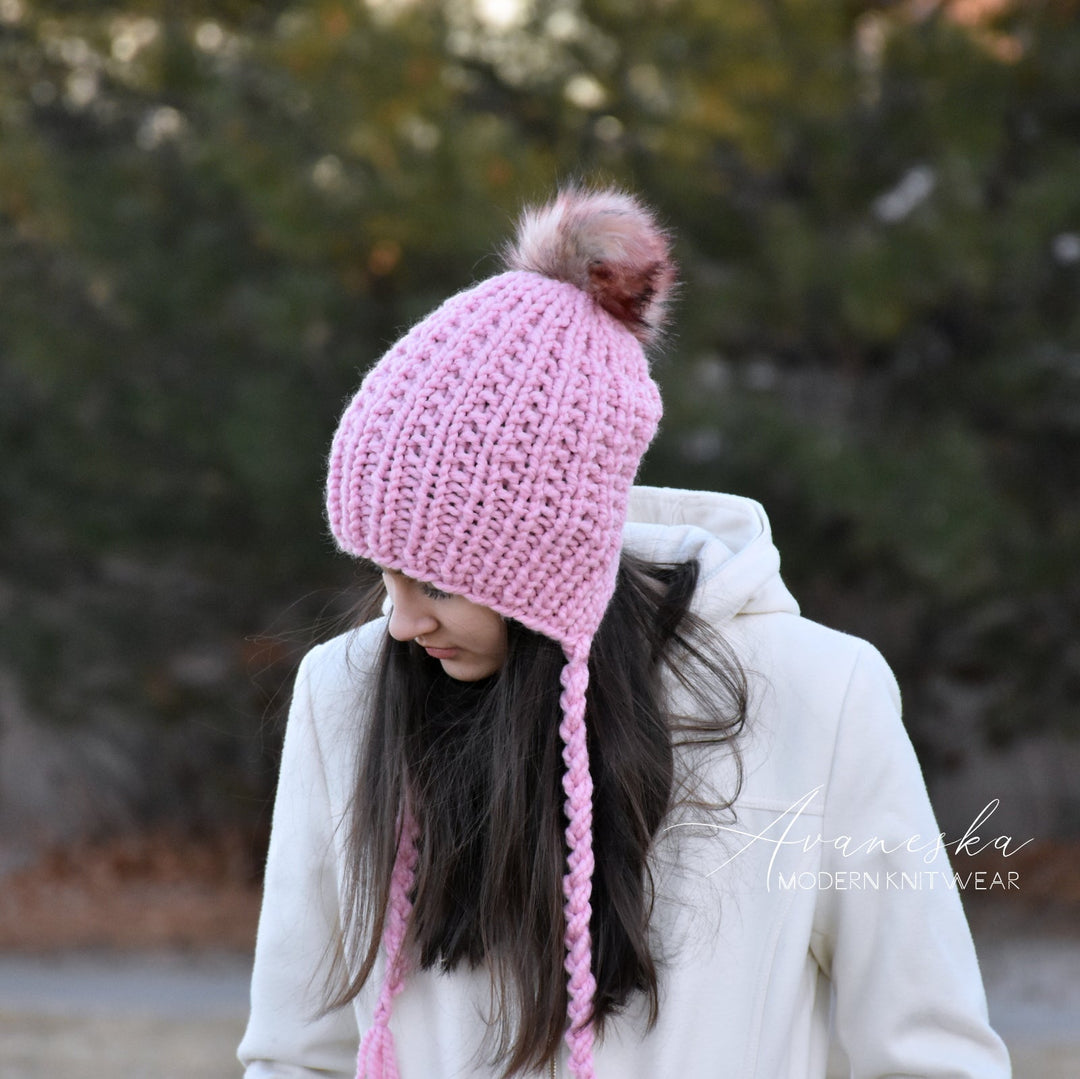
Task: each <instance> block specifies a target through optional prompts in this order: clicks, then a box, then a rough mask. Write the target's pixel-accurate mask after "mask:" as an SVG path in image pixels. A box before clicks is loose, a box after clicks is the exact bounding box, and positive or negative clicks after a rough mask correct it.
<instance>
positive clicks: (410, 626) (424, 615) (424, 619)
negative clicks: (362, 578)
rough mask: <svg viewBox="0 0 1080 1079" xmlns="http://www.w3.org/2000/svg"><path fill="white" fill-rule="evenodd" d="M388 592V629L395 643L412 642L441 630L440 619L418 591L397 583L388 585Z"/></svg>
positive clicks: (402, 583)
mask: <svg viewBox="0 0 1080 1079" xmlns="http://www.w3.org/2000/svg"><path fill="white" fill-rule="evenodd" d="M386 590H387V592H388V593H389V595H390V603H391V608H390V625H389V627H388V628H389V632H390V636H391V637H393V638H394V640H395V641H411V640H413V639H414V638H416V637H423V636H424V635H425V634H430V633H433V632H434V631H435V630H436V629H438V628H439V621H438V619H437V618H436V617H435V616H434V614H432V612H431V609H430V607H429V606H428V603H427V602H426V598H425V597H424V596H423V594H422V593H420V592H419V590H418V589H412V588H410V587H409V586H408V585H407V584H405V583H404V582H400V581H396V582H392V583H388V584H387V586H386Z"/></svg>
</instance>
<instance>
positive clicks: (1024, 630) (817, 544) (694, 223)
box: [0, 0, 1080, 867]
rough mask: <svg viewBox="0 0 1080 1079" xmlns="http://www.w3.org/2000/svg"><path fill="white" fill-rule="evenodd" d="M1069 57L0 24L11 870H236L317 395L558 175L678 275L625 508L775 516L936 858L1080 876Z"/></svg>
mask: <svg viewBox="0 0 1080 1079" xmlns="http://www.w3.org/2000/svg"><path fill="white" fill-rule="evenodd" d="M1078 16H1080V5H1078V3H1077V2H1076V0H1043V2H1035V0H1031V2H1024V0H1014V2H1009V0H940V2H935V0H908V2H906V3H870V2H865V0H445V2H443V3H435V2H432V0H367V2H364V0H287V2H283V0H278V2H271V0H258V2H256V0H213V2H210V0H143V2H137V0H131V2H127V3H95V2H92V0H81V2H78V3H73V2H68V0H0V440H2V441H0V450H2V467H0V837H2V839H0V867H2V865H3V864H4V861H3V859H7V861H8V862H9V863H12V862H13V861H17V860H18V859H20V858H24V857H25V856H26V852H27V851H28V850H31V849H32V848H35V847H38V846H40V845H42V844H49V843H53V842H55V841H57V840H59V839H70V838H74V837H85V836H99V835H103V834H107V833H108V832H110V831H111V830H115V829H118V828H121V829H129V830H130V829H146V828H153V827H161V826H175V827H181V828H183V829H187V830H189V831H194V832H198V831H199V830H203V831H207V832H210V831H216V830H218V829H220V828H222V827H233V826H235V827H236V828H238V829H240V831H241V832H242V833H244V834H247V833H251V834H254V833H257V832H258V831H259V829H260V828H265V823H266V820H267V816H268V800H269V798H270V797H271V796H272V791H273V781H274V761H275V759H276V758H275V754H276V751H277V746H278V739H279V737H280V718H281V713H282V710H283V707H284V704H285V702H286V701H287V697H288V691H289V680H290V678H291V674H292V671H293V669H294V665H295V662H296V660H297V658H298V656H299V654H300V653H301V652H302V651H303V649H304V648H305V647H306V646H307V645H308V644H309V643H311V642H312V641H313V640H314V639H315V638H316V637H318V636H319V635H320V634H325V633H328V632H330V631H331V628H332V626H333V625H334V624H335V620H336V619H339V618H340V617H342V616H344V615H346V613H347V610H348V605H349V589H350V588H351V587H352V585H353V584H354V580H353V569H352V567H351V566H350V565H349V564H348V562H347V560H345V559H343V558H341V557H339V556H336V555H335V554H334V552H333V550H332V546H331V543H330V542H329V539H328V537H327V533H326V529H325V526H324V522H323V517H322V507H321V486H322V474H323V461H324V456H325V453H326V450H327V447H328V443H329V438H330V435H331V433H332V430H333V427H334V425H335V422H336V419H337V416H338V413H339V411H340V409H341V407H342V405H343V402H344V399H345V397H346V395H347V394H348V393H349V392H351V390H352V389H353V388H354V387H355V385H356V384H357V383H358V381H359V377H360V374H361V372H362V371H363V370H365V369H366V368H367V367H368V366H369V365H370V364H371V363H372V362H373V361H374V360H375V359H376V358H378V356H379V355H380V354H381V353H382V352H383V351H384V349H385V348H386V347H387V345H388V344H389V343H390V342H392V341H393V340H394V339H395V338H396V336H397V335H398V334H399V333H400V332H401V331H402V330H403V328H405V327H406V326H408V325H409V324H410V323H411V322H412V321H413V320H415V319H416V318H418V317H419V316H421V315H423V314H424V313H426V312H427V311H428V310H429V309H430V308H431V307H433V306H434V305H435V304H436V303H438V302H439V301H441V300H442V299H443V298H445V296H446V295H448V294H449V293H450V292H452V291H454V290H456V289H458V288H461V287H464V286H466V285H468V284H469V283H470V282H471V281H473V280H474V279H476V278H477V277H480V276H484V275H487V274H490V273H491V272H493V271H494V269H495V266H496V262H495V260H494V258H493V257H492V251H493V249H494V248H495V246H496V245H497V244H498V242H499V241H501V240H502V239H503V238H505V237H506V235H507V233H508V231H509V222H510V220H511V218H512V217H513V216H514V214H515V213H516V211H517V210H518V208H519V207H520V206H521V204H522V203H523V201H527V200H537V199H541V198H543V197H545V196H546V195H547V194H548V193H550V192H551V190H552V189H553V186H554V185H555V183H556V182H557V181H559V180H563V179H567V178H574V177H581V178H585V179H603V180H610V181H616V182H619V183H622V184H625V185H626V186H628V187H629V188H631V189H633V190H634V191H637V192H639V193H640V194H641V195H643V196H644V197H645V198H646V199H647V200H648V201H650V202H651V203H653V204H654V205H655V206H656V207H657V209H658V210H659V212H660V214H661V216H662V217H663V219H664V220H665V221H666V222H667V223H668V224H669V225H670V226H671V227H672V229H673V230H674V231H675V233H676V235H677V237H678V257H679V260H680V262H681V265H682V270H683V278H684V282H685V284H684V287H683V289H682V293H681V301H680V303H679V305H678V308H677V310H676V313H675V327H676V328H675V333H674V334H673V335H672V337H671V338H670V340H669V342H668V345H667V347H666V349H665V351H664V352H663V354H662V355H661V356H660V357H659V358H658V360H657V363H656V373H657V377H658V379H659V381H660V382H661V384H662V386H663V390H664V393H665V400H666V409H667V411H666V417H665V420H664V425H663V429H662V432H661V436H660V439H659V441H658V443H657V444H656V446H655V447H654V449H653V451H652V452H651V455H650V457H649V459H648V462H647V466H646V469H645V474H644V477H643V478H644V480H645V481H646V482H650V483H654V484H671V485H678V486H699V487H706V488H715V489H721V490H731V491H735V492H737V493H740V494H745V495H749V496H751V497H754V498H757V499H759V500H760V501H762V502H763V503H764V504H765V506H766V508H767V510H768V512H769V513H770V516H771V518H772V521H773V526H774V531H775V535H776V539H777V543H778V545H779V547H780V549H781V552H782V554H783V557H784V572H785V576H786V578H787V580H788V583H789V585H790V586H791V588H792V590H793V591H794V593H795V594H796V596H797V597H798V598H799V599H800V601H801V603H802V604H803V608H804V612H805V613H806V614H807V615H809V616H810V617H812V618H815V619H819V620H821V621H824V622H827V623H829V624H832V625H834V626H837V627H839V628H842V629H846V630H849V631H851V632H855V633H858V634H860V635H863V636H865V637H868V638H869V639H870V640H872V641H873V642H874V643H875V644H877V645H878V646H879V647H880V648H881V649H882V651H883V652H884V653H885V655H886V656H887V658H888V659H889V661H890V662H891V663H892V664H893V666H894V668H895V669H896V671H897V673H898V675H899V678H900V680H901V684H902V687H903V689H904V693H905V703H906V713H907V723H908V726H909V730H910V732H911V734H912V737H913V738H914V740H915V743H916V746H917V749H918V751H919V754H920V756H921V759H922V761H923V764H924V767H925V768H926V770H927V774H928V777H929V780H930V784H931V788H932V792H933V794H934V798H935V802H936V804H937V807H938V810H939V814H940V815H941V817H942V823H943V826H945V827H946V828H947V829H949V830H952V831H953V832H955V833H956V834H959V832H961V831H962V830H963V828H964V827H965V825H966V824H967V823H968V822H969V821H970V820H971V818H972V816H973V815H974V814H975V813H976V812H977V811H978V810H979V809H980V808H981V807H982V806H984V805H985V804H986V803H987V802H989V801H990V800H991V799H992V798H1000V799H1001V806H1000V808H999V810H998V815H997V817H996V818H995V822H994V827H993V828H992V831H993V834H995V835H997V834H999V833H1001V832H1005V831H1010V832H1013V833H1015V834H1017V835H1018V837H1020V836H1023V837H1026V836H1037V837H1040V838H1051V837H1054V836H1058V837H1063V836H1070V835H1076V834H1077V833H1080V790H1078V786H1077V783H1076V781H1075V778H1074V777H1075V776H1076V775H1077V774H1078V770H1077V766H1078V765H1080V749H1078V741H1077V738H1076V735H1077V732H1078V728H1080V722H1078V720H1080V711H1078V705H1080V632H1078V630H1080V577H1078V574H1077V569H1076V567H1077V563H1078V556H1080V499H1078V497H1077V495H1078V494H1080V303H1078V299H1080V17H1078ZM255 848H257V843H255V844H254V847H253V849H255ZM253 859H254V861H256V862H257V860H258V857H257V853H256V854H254V855H253Z"/></svg>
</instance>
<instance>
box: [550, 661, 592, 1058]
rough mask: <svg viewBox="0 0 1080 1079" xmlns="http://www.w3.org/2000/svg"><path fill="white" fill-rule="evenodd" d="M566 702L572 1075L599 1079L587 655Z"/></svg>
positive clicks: (567, 671)
mask: <svg viewBox="0 0 1080 1079" xmlns="http://www.w3.org/2000/svg"><path fill="white" fill-rule="evenodd" d="M561 681H562V686H563V693H562V696H561V698H560V703H561V705H562V712H563V721H562V724H561V726H560V727H559V734H560V735H561V736H562V740H563V763H564V764H565V771H564V773H563V790H564V791H565V792H566V802H565V803H564V805H565V811H566V818H567V821H568V823H567V826H566V844H567V847H568V848H569V852H568V854H567V858H566V865H567V872H566V876H565V877H563V894H564V896H565V897H566V904H565V908H564V909H565V917H566V929H565V937H564V943H565V946H566V974H567V987H568V991H569V997H570V1000H569V1004H568V1007H567V1015H568V1017H569V1020H570V1025H569V1028H568V1029H567V1032H566V1045H567V1048H568V1049H569V1054H570V1055H569V1067H570V1074H571V1075H573V1076H574V1077H575V1079H595V1072H594V1071H593V1027H592V1023H591V1021H590V1017H591V1015H592V1009H593V998H594V996H595V994H596V979H595V978H594V976H593V972H592V937H591V934H590V931H589V920H590V918H591V917H592V903H591V899H592V876H593V851H592V775H591V773H590V772H589V753H588V749H587V746H586V741H585V691H586V689H587V688H588V685H589V666H588V658H587V654H586V655H584V656H582V655H575V656H573V657H571V659H570V661H569V662H568V663H567V664H566V666H565V667H564V668H563V671H562V676H561Z"/></svg>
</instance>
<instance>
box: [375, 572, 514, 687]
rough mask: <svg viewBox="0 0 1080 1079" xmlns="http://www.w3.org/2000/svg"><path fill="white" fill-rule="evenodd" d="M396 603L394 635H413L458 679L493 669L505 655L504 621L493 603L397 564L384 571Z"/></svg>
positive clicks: (392, 621) (398, 637) (470, 679)
mask: <svg viewBox="0 0 1080 1079" xmlns="http://www.w3.org/2000/svg"><path fill="white" fill-rule="evenodd" d="M383 584H384V585H385V586H386V592H387V595H389V597H390V603H391V605H392V607H393V609H392V610H391V612H390V636H391V637H393V638H394V639H395V640H397V641H413V640H415V641H416V643H417V644H419V645H420V647H421V648H423V649H424V650H425V651H426V652H427V654H428V655H429V656H431V657H432V658H434V659H437V660H438V661H439V662H440V663H441V664H442V669H443V670H444V671H445V672H446V673H447V674H448V675H449V676H450V677H451V678H456V679H457V680H458V681H459V682H476V681H479V680H480V679H481V678H487V677H488V675H491V674H494V673H495V672H496V671H497V670H498V669H499V668H500V667H501V666H502V665H503V663H504V662H505V660H506V622H505V621H503V618H502V616H501V615H498V614H496V613H495V612H494V611H493V610H491V608H490V607H481V606H480V605H479V604H478V603H471V602H470V601H469V600H467V599H466V598H465V597H464V596H455V595H451V594H450V593H449V592H441V591H439V589H437V588H434V587H432V586H431V585H429V584H425V583H424V582H423V581H414V580H413V579H412V578H411V577H406V576H405V574H403V573H398V572H397V571H396V570H384V571H383Z"/></svg>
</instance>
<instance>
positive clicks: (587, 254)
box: [506, 187, 675, 344]
mask: <svg viewBox="0 0 1080 1079" xmlns="http://www.w3.org/2000/svg"><path fill="white" fill-rule="evenodd" d="M506 264H507V267H508V268H509V269H511V270H528V271H531V272H533V273H539V274H543V275H544V276H545V277H551V278H554V279H555V280H557V281H567V282H569V283H570V284H572V285H576V286H577V287H578V288H580V289H582V290H584V291H585V292H587V293H588V294H589V295H590V296H592V297H593V299H595V300H596V302H597V303H598V304H599V305H600V306H601V307H602V308H604V310H605V311H607V312H608V313H609V314H611V315H613V316H614V317H615V318H617V319H618V320H619V321H620V322H622V323H623V324H624V325H625V326H626V327H627V329H629V330H630V332H631V333H633V334H634V336H635V337H637V338H638V340H639V341H641V342H642V343H643V344H649V343H651V342H652V341H653V340H655V338H656V336H657V334H658V331H659V329H660V326H661V325H662V323H663V319H664V309H665V306H666V303H667V300H668V298H669V296H670V295H671V290H672V288H673V286H674V284H675V263H674V262H673V261H672V258H671V246H670V243H669V240H668V236H667V233H666V232H665V231H664V230H663V229H662V228H660V226H659V225H658V224H657V223H656V219H655V218H654V216H653V215H652V213H651V212H650V211H649V210H648V209H646V207H645V206H643V205H642V203H640V202H639V201H638V200H637V199H636V198H634V197H633V196H632V195H627V194H625V193H624V192H622V191H618V190H615V189H613V188H608V189H606V190H603V191H587V190H584V189H582V188H578V187H570V188H567V189H566V190H564V191H560V192H559V194H558V196H557V197H556V198H555V201H554V202H551V203H548V204H547V205H546V206H540V207H533V208H530V209H527V210H525V211H524V213H523V214H522V215H521V220H520V221H519V223H518V234H517V239H516V240H515V242H514V243H513V244H512V245H511V246H510V248H509V250H508V251H507V254H506Z"/></svg>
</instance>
